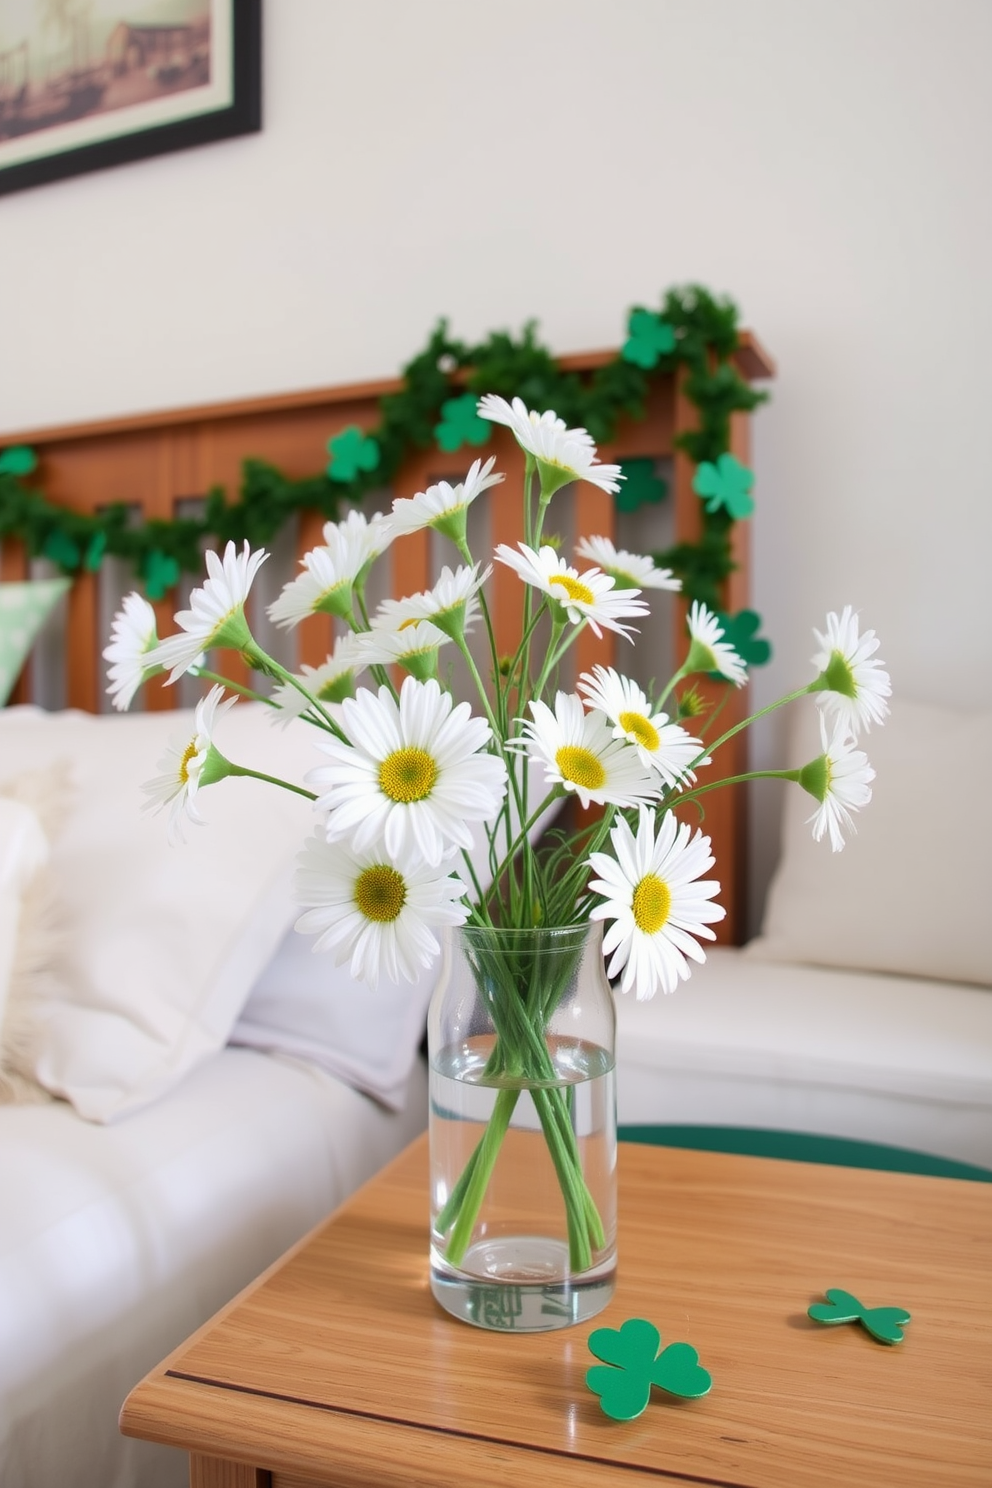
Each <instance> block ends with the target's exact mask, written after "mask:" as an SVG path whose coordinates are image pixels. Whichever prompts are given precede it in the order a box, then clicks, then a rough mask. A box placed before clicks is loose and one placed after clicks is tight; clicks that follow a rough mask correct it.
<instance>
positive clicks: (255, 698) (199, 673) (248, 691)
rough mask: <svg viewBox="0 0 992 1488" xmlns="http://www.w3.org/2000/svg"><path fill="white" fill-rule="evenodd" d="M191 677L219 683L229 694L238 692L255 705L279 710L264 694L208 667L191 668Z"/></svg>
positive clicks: (276, 704)
mask: <svg viewBox="0 0 992 1488" xmlns="http://www.w3.org/2000/svg"><path fill="white" fill-rule="evenodd" d="M189 672H190V676H191V677H203V678H205V679H206V681H208V682H219V683H220V685H221V687H226V688H227V690H228V692H238V693H240V694H241V696H242V697H246V698H250V699H251V701H252V702H253V703H268V705H269V707H270V708H277V707H278V706H279V705H278V703H274V702H273V701H272V699H271V698H268V697H266V696H265V694H264V693H262V692H256V691H255V689H254V688H253V687H244V686H242V684H241V683H240V682H232V681H231V679H230V677H222V676H221V675H220V673H219V672H211V671H208V669H207V668H206V667H190V669H189Z"/></svg>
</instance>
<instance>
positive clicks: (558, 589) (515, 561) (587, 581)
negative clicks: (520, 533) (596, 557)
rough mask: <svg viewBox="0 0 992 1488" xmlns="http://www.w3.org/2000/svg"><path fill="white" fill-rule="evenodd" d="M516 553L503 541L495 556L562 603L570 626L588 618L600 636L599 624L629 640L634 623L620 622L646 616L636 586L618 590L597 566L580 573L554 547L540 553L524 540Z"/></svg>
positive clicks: (645, 606)
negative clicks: (636, 616)
mask: <svg viewBox="0 0 992 1488" xmlns="http://www.w3.org/2000/svg"><path fill="white" fill-rule="evenodd" d="M517 546H518V547H519V549H520V552H519V553H517V552H515V551H514V549H513V548H510V547H508V546H507V545H506V543H500V544H499V546H498V547H497V549H496V554H495V556H496V557H497V558H498V559H499V561H500V562H501V563H505V564H507V566H508V567H509V568H512V569H513V571H514V573H516V574H518V575H519V577H520V578H521V579H523V581H524V583H525V584H533V585H534V587H535V588H536V589H540V590H542V591H543V592H544V593H545V594H546V595H547V596H548V597H549V599H553V600H555V601H556V602H557V603H558V604H560V605H562V606H563V607H564V609H565V613H566V615H567V616H568V618H569V620H571V622H572V624H573V625H578V624H579V623H580V621H583V620H587V621H588V622H589V625H590V626H591V628H592V630H593V631H594V632H595V634H596V635H597V636H601V635H602V633H603V632H602V630H601V629H600V626H603V627H604V628H605V629H606V630H615V631H617V633H618V634H619V635H622V636H626V637H627V639H628V640H630V631H631V630H635V629H636V626H630V625H621V624H620V621H621V620H623V619H626V618H628V617H630V616H631V615H646V614H647V613H648V606H647V605H646V604H645V603H644V601H643V600H640V599H637V598H636V595H638V594H639V593H640V590H639V589H617V588H616V587H615V580H613V579H611V578H610V577H609V576H608V575H607V574H604V573H601V572H600V570H599V569H598V568H589V569H586V571H585V573H582V574H580V573H579V571H578V569H576V568H570V567H569V565H568V563H567V562H566V560H565V559H564V558H560V557H559V556H558V554H557V553H556V552H555V550H554V548H552V547H548V546H545V547H543V548H542V549H541V551H540V552H539V553H535V552H534V549H533V548H530V547H528V546H527V544H526V543H518V545H517Z"/></svg>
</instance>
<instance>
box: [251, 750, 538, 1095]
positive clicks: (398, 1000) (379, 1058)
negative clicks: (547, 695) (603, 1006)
mask: <svg viewBox="0 0 992 1488" xmlns="http://www.w3.org/2000/svg"><path fill="white" fill-rule="evenodd" d="M534 769H535V773H534V775H533V776H532V782H531V790H530V797H531V799H532V800H533V799H534V798H535V796H536V793H537V792H538V791H539V790H540V788H541V785H542V783H543V780H544V771H543V766H542V767H540V769H539V770H538V769H537V767H534ZM538 799H540V798H539V797H538ZM561 805H562V803H561V802H560V801H557V802H555V803H554V805H553V806H552V807H551V808H549V810H548V811H547V812H545V813H544V815H543V816H541V817H540V818H539V819H538V821H537V822H536V823H535V825H534V827H533V828H532V830H531V834H530V835H531V838H532V840H533V841H536V840H537V838H538V837H539V836H540V834H541V833H542V832H543V831H544V830H545V828H546V827H548V826H549V825H550V824H551V822H552V821H553V819H554V817H555V816H556V815H557V814H558V812H559V811H560V809H561ZM474 836H475V839H476V845H475V847H474V849H473V851H472V862H473V867H474V868H475V872H476V876H477V877H478V879H479V883H480V885H481V886H482V888H483V889H486V888H488V886H489V883H490V882H491V878H492V875H491V874H490V872H489V853H488V847H487V843H486V839H485V835H484V833H483V832H482V830H481V829H479V828H477V829H476V831H475V833H474ZM455 866H456V867H457V866H458V863H457V860H456V863H455ZM283 893H284V895H285V902H286V904H287V906H291V905H292V896H291V875H287V878H286V882H285V884H284V887H283ZM298 915H299V907H298V906H296V907H295V908H293V918H294V919H295V918H296V917H298ZM313 945H314V937H313V936H312V935H301V934H300V933H299V932H298V931H296V930H290V931H289V932H288V933H287V935H286V936H285V937H284V939H283V941H282V944H281V945H280V946H279V949H278V950H277V951H276V954H275V956H274V957H273V958H272V961H271V962H270V963H269V965H268V966H267V967H266V968H265V970H264V971H263V973H262V975H261V976H260V977H259V979H258V981H257V982H256V983H255V985H254V987H253V988H252V991H251V995H250V996H249V998H248V1001H247V1002H246V1004H245V1007H244V1011H243V1012H242V1014H241V1017H240V1018H239V1020H238V1022H237V1024H236V1025H235V1028H234V1032H233V1033H232V1034H231V1043H233V1044H245V1045H247V1046H248V1047H249V1048H252V1049H263V1050H265V1051H266V1052H267V1053H281V1054H291V1055H294V1056H295V1057H297V1058H301V1059H309V1060H310V1061H311V1062H312V1063H314V1064H318V1065H320V1067H321V1068H322V1069H325V1070H327V1071H328V1073H329V1074H332V1075H335V1076H336V1077H337V1078H338V1079H339V1080H343V1081H344V1082H345V1084H347V1085H351V1086H353V1087H354V1089H356V1090H361V1091H364V1092H365V1094H366V1095H371V1096H374V1097H375V1099H376V1100H378V1101H381V1102H382V1104H383V1105H385V1106H388V1107H390V1109H391V1110H395V1111H400V1110H402V1109H403V1106H404V1102H405V1100H406V1092H407V1089H408V1086H409V1083H410V1072H411V1070H412V1068H413V1064H414V1060H415V1059H416V1057H417V1050H418V1048H419V1047H420V1042H421V1039H422V1038H423V1033H424V1027H425V1024H426V1021H427V1007H428V1004H429V1003H430V1000H431V995H432V993H433V991H434V987H435V985H436V983H437V978H438V973H439V972H440V969H441V963H440V959H438V960H437V961H435V962H434V964H433V966H430V967H428V968H427V969H426V970H425V971H423V972H422V973H421V975H420V976H419V977H418V979H417V981H416V982H414V983H411V982H402V983H400V984H399V985H397V984H396V983H394V982H390V981H389V979H388V978H386V977H383V978H381V979H380V982H379V986H378V987H377V988H376V990H375V991H374V992H373V991H372V990H371V988H369V987H368V986H367V985H366V984H365V983H364V982H359V981H356V979H355V978H354V977H353V976H352V975H351V972H350V971H349V970H348V966H347V963H346V964H345V965H344V966H335V964H334V956H333V955H332V954H331V953H329V952H324V951H317V952H314V950H313Z"/></svg>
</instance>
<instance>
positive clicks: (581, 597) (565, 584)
mask: <svg viewBox="0 0 992 1488" xmlns="http://www.w3.org/2000/svg"><path fill="white" fill-rule="evenodd" d="M549 582H550V583H552V584H560V585H561V587H562V588H563V589H564V591H565V593H566V594H567V595H568V597H569V599H577V600H578V601H579V602H580V603H581V604H588V605H591V604H595V603H596V596H595V594H593V592H592V590H591V589H590V588H589V586H588V584H580V583H579V581H578V579H573V578H571V577H570V576H569V575H568V574H554V575H553V577H552V578H551V579H550V580H549Z"/></svg>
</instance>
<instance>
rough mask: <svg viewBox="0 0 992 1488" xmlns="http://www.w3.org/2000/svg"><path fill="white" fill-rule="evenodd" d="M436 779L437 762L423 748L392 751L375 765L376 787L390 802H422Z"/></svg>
mask: <svg viewBox="0 0 992 1488" xmlns="http://www.w3.org/2000/svg"><path fill="white" fill-rule="evenodd" d="M436 779H437V763H436V762H435V761H434V760H433V759H432V758H431V756H430V755H429V754H428V753H427V751H426V749H412V748H410V749H394V750H393V753H392V754H387V756H386V758H385V759H384V760H383V762H382V764H381V765H380V766H379V785H380V787H381V789H382V790H383V792H384V793H385V795H387V796H389V798H390V800H392V801H402V802H403V803H404V804H405V805H409V803H410V802H411V801H422V800H423V799H424V797H425V796H429V795H430V793H431V790H432V789H433V787H434V782H435V780H436Z"/></svg>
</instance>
